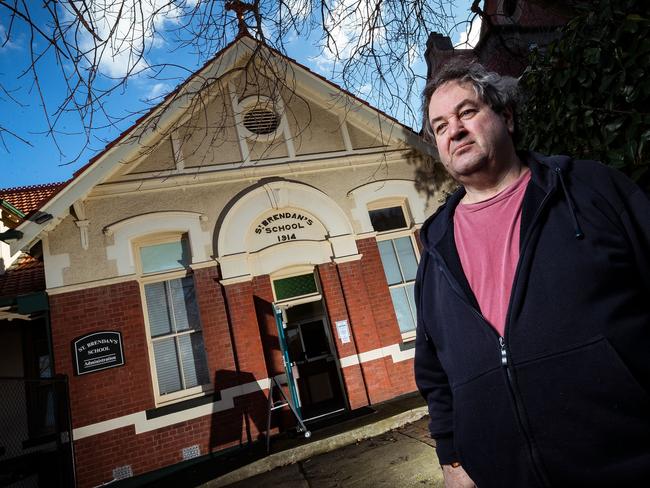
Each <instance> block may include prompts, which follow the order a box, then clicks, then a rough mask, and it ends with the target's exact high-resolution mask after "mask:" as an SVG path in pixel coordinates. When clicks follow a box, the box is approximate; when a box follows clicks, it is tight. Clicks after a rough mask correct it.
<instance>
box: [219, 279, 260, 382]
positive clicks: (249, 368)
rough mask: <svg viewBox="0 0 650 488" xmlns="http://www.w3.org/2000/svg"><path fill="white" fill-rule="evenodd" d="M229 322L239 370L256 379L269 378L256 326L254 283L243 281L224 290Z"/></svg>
mask: <svg viewBox="0 0 650 488" xmlns="http://www.w3.org/2000/svg"><path fill="white" fill-rule="evenodd" d="M224 292H225V296H226V305H227V308H228V319H229V321H230V323H231V328H232V334H233V337H234V351H235V355H236V360H237V361H238V363H239V369H240V371H241V372H242V373H245V374H250V375H252V376H253V377H255V378H256V379H263V378H267V377H268V372H267V370H266V361H265V360H264V350H263V349H262V338H261V336H260V328H259V326H258V323H257V312H256V310H255V300H254V296H253V283H252V282H251V281H246V282H243V283H235V284H232V285H227V286H225V287H224Z"/></svg>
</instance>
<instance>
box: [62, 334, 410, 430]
mask: <svg viewBox="0 0 650 488" xmlns="http://www.w3.org/2000/svg"><path fill="white" fill-rule="evenodd" d="M389 356H390V357H391V358H392V360H393V362H394V363H397V362H401V361H406V360H408V359H413V357H415V349H407V350H405V351H402V350H400V347H399V344H392V345H390V346H386V347H382V348H379V349H374V350H372V351H366V352H362V353H360V354H355V355H352V356H346V357H344V358H341V360H340V364H341V368H347V367H350V366H354V365H356V364H359V363H366V362H369V361H374V360H377V359H382V358H385V357H389ZM277 378H278V379H279V380H280V381H281V382H282V381H283V379H284V382H285V383H286V378H285V377H284V375H279V376H277ZM270 384H271V380H270V379H269V378H264V379H261V380H257V381H252V382H250V383H245V384H242V385H238V386H233V387H231V388H226V389H223V390H221V391H220V393H221V395H220V396H221V399H220V400H218V401H216V402H212V403H207V404H205V405H199V406H197V407H194V408H189V409H187V410H182V411H180V412H175V413H171V414H169V415H163V416H161V417H157V418H154V419H149V420H147V415H146V412H145V411H140V412H135V413H131V414H129V415H124V416H122V417H117V418H114V419H110V420H105V421H103V422H98V423H95V424H90V425H86V426H83V427H77V428H76V429H74V430H73V432H72V436H73V439H74V440H75V441H78V440H81V439H84V438H87V437H91V436H93V435H98V434H103V433H105V432H110V431H111V430H115V429H121V428H124V427H130V426H133V427H134V429H135V433H136V435H137V434H142V433H144V432H151V431H153V430H158V429H162V428H165V427H169V426H171V425H174V424H178V423H181V422H187V421H188V420H194V419H196V418H199V417H204V416H206V415H211V414H213V413H217V412H223V411H225V410H229V409H231V408H234V406H235V404H234V399H235V397H239V396H243V395H247V394H249V393H254V392H256V391H264V390H268V389H269V387H270Z"/></svg>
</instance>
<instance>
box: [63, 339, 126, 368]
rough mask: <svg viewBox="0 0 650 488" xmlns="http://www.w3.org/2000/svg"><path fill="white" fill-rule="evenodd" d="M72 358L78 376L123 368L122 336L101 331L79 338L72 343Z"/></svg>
mask: <svg viewBox="0 0 650 488" xmlns="http://www.w3.org/2000/svg"><path fill="white" fill-rule="evenodd" d="M72 358H73V362H74V369H75V373H76V374H78V375H81V374H86V373H92V372H94V371H99V370H102V369H108V368H114V367H116V366H122V365H123V364H124V352H123V349H122V334H121V333H119V332H113V331H100V332H93V333H92V334H87V335H85V336H82V337H78V338H77V339H75V340H74V341H72Z"/></svg>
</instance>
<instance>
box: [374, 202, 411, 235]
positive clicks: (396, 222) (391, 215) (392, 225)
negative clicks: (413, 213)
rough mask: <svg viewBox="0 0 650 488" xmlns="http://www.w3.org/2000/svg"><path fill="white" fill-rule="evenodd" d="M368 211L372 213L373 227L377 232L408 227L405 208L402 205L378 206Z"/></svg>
mask: <svg viewBox="0 0 650 488" xmlns="http://www.w3.org/2000/svg"><path fill="white" fill-rule="evenodd" d="M368 213H369V214H370V222H371V223H372V227H373V229H375V230H376V231H377V232H384V231H387V230H396V229H405V228H406V227H407V225H406V218H405V217H404V209H403V208H402V207H401V206H398V207H387V208H378V209H376V210H370V211H369V212H368Z"/></svg>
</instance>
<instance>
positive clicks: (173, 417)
mask: <svg viewBox="0 0 650 488" xmlns="http://www.w3.org/2000/svg"><path fill="white" fill-rule="evenodd" d="M281 377H284V375H282V376H281ZM279 378H280V377H279ZM285 381H286V380H285ZM270 384H271V380H270V379H269V378H264V379H262V380H257V381H252V382H250V383H245V384H243V385H237V386H233V387H231V388H226V389H224V390H221V392H220V393H221V399H220V400H217V401H216V402H212V403H207V404H205V405H199V406H197V407H194V408H189V409H187V410H181V411H180V412H175V413H171V414H169V415H163V416H161V417H157V418H154V419H147V415H146V412H145V411H140V412H136V413H132V414H129V415H124V416H123V417H117V418H114V419H110V420H105V421H103V422H98V423H96V424H90V425H86V426H84V427H77V428H76V429H74V430H73V432H72V437H73V439H74V440H75V441H78V440H80V439H84V438H86V437H90V436H93V435H97V434H103V433H104V432H109V431H111V430H115V429H121V428H123V427H130V426H133V427H134V428H135V433H136V434H142V433H144V432H151V431H152V430H158V429H162V428H164V427H168V426H170V425H174V424H178V423H181V422H187V421H188V420H193V419H196V418H199V417H204V416H206V415H211V414H213V413H216V412H223V411H224V410H229V409H231V408H233V407H234V406H235V404H234V398H235V397H238V396H243V395H246V394H249V393H254V392H256V391H263V390H268V389H269V386H270Z"/></svg>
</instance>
